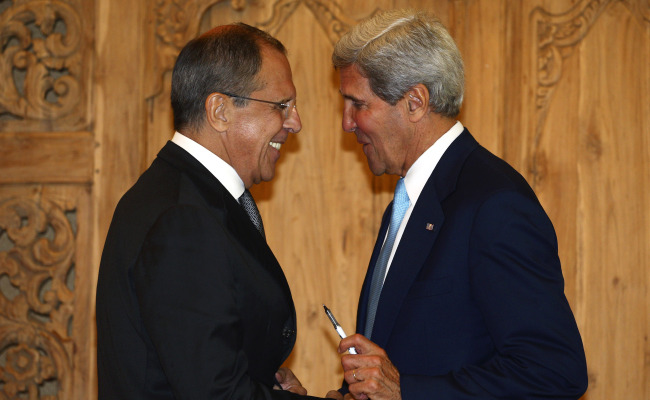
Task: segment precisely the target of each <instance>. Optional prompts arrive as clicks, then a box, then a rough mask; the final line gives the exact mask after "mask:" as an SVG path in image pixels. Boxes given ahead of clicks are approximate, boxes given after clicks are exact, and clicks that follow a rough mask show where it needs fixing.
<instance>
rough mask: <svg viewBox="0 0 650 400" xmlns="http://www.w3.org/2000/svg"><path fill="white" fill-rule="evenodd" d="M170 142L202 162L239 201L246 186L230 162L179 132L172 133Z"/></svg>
mask: <svg viewBox="0 0 650 400" xmlns="http://www.w3.org/2000/svg"><path fill="white" fill-rule="evenodd" d="M172 142H174V143H176V144H177V145H179V146H180V147H181V148H183V149H184V150H185V151H187V152H188V153H190V154H191V155H192V157H194V158H196V160H197V161H198V162H200V163H201V164H203V166H205V167H206V168H207V169H208V171H210V173H212V175H214V177H215V178H217V179H218V180H219V182H221V184H222V185H223V186H224V187H225V188H226V190H228V192H229V193H230V194H231V195H232V197H234V198H235V200H237V201H239V197H240V196H241V195H242V194H243V193H244V190H245V189H246V187H245V186H244V181H242V180H241V178H240V177H239V175H238V174H237V171H235V169H234V168H233V167H231V166H230V164H228V163H227V162H225V161H224V160H222V159H221V158H219V157H218V156H217V155H216V154H214V153H213V152H211V151H210V150H208V149H206V148H205V147H203V146H201V145H200V144H198V143H197V142H195V141H194V140H192V139H190V138H188V137H187V136H185V135H183V134H182V133H180V132H176V133H174V137H173V138H172Z"/></svg>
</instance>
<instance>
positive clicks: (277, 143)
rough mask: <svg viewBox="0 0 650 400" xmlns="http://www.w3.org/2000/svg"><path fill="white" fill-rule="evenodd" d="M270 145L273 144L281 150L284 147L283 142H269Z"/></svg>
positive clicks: (272, 145)
mask: <svg viewBox="0 0 650 400" xmlns="http://www.w3.org/2000/svg"><path fill="white" fill-rule="evenodd" d="M269 146H271V147H273V148H274V149H276V150H278V151H280V147H282V143H280V142H269Z"/></svg>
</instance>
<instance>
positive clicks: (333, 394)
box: [325, 390, 343, 400]
mask: <svg viewBox="0 0 650 400" xmlns="http://www.w3.org/2000/svg"><path fill="white" fill-rule="evenodd" d="M325 397H326V398H328V399H335V400H343V394H342V393H341V392H339V391H338V390H330V391H329V392H327V394H326V395H325Z"/></svg>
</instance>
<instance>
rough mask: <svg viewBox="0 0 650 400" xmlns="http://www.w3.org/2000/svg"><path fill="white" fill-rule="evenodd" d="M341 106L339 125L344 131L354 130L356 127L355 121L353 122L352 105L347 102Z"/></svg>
mask: <svg viewBox="0 0 650 400" xmlns="http://www.w3.org/2000/svg"><path fill="white" fill-rule="evenodd" d="M345 103H346V104H345V105H344V106H343V118H342V119H341V125H342V127H343V130H344V131H345V132H354V131H355V130H356V129H357V123H356V122H354V115H353V110H352V106H351V105H349V104H347V101H346V102H345Z"/></svg>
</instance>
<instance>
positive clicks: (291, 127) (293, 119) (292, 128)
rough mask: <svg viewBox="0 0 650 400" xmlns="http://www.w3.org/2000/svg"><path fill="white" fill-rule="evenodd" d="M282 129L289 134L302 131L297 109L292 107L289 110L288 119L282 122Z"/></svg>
mask: <svg viewBox="0 0 650 400" xmlns="http://www.w3.org/2000/svg"><path fill="white" fill-rule="evenodd" d="M282 127H283V128H284V129H286V130H288V131H289V132H292V133H298V132H300V130H301V129H302V123H301V122H300V114H298V107H296V106H293V107H291V110H289V117H288V118H287V119H285V120H284V124H283V125H282Z"/></svg>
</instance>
